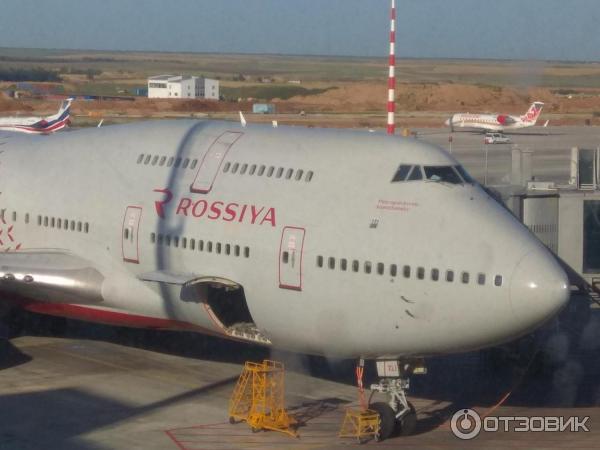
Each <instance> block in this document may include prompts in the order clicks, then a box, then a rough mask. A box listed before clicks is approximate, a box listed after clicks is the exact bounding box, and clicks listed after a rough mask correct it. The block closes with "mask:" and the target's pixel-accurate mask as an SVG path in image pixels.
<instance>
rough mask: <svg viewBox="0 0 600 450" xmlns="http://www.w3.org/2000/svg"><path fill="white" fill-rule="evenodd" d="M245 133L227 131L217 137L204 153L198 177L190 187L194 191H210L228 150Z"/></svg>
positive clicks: (202, 192) (204, 192) (203, 192)
mask: <svg viewBox="0 0 600 450" xmlns="http://www.w3.org/2000/svg"><path fill="white" fill-rule="evenodd" d="M242 134H243V133H237V132H233V131H226V132H225V133H223V134H222V135H221V136H219V137H218V138H217V140H216V141H215V142H213V143H212V145H211V146H210V147H209V149H208V150H207V151H206V153H205V154H204V157H203V158H202V162H200V167H199V168H198V172H197V173H196V178H195V179H194V182H193V183H192V186H191V187H190V190H191V191H192V192H195V193H198V194H206V193H208V192H210V190H211V189H212V187H213V183H214V182H215V179H216V178H217V173H218V172H219V169H220V167H221V163H222V162H223V159H225V156H227V152H228V151H229V149H230V148H231V146H232V145H233V144H235V142H236V141H237V140H238V139H239V138H240V137H242Z"/></svg>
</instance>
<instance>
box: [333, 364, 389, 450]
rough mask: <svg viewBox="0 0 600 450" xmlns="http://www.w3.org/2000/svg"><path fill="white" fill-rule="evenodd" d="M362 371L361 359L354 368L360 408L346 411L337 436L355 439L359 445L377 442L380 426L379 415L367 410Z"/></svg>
mask: <svg viewBox="0 0 600 450" xmlns="http://www.w3.org/2000/svg"><path fill="white" fill-rule="evenodd" d="M364 370H365V362H364V360H362V359H361V360H360V363H359V365H358V366H357V367H356V381H357V384H358V400H359V404H360V408H358V409H355V408H348V409H346V415H345V416H344V422H343V423H342V428H341V429H340V433H339V435H338V436H339V437H341V438H355V439H356V440H357V441H358V443H359V444H362V443H363V442H364V441H365V440H366V439H368V438H373V439H375V440H379V428H380V426H381V418H380V417H379V413H378V412H377V411H374V410H372V409H367V400H366V398H365V390H364V387H363V374H364Z"/></svg>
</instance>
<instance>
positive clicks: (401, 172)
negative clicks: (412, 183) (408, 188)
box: [392, 164, 412, 183]
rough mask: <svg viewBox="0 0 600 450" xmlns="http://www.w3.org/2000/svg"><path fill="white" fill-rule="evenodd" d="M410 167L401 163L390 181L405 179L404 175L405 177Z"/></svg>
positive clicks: (395, 181) (396, 181)
mask: <svg viewBox="0 0 600 450" xmlns="http://www.w3.org/2000/svg"><path fill="white" fill-rule="evenodd" d="M411 168H412V166H409V165H407V164H402V165H401V166H400V167H399V168H398V170H397V171H396V174H395V175H394V178H392V183H398V182H400V181H404V180H406V177H407V175H408V173H409V172H410V169H411Z"/></svg>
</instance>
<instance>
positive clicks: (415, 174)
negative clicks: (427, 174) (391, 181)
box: [408, 166, 423, 181]
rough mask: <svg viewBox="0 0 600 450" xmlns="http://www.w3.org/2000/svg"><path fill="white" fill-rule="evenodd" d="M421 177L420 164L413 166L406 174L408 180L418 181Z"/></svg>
mask: <svg viewBox="0 0 600 450" xmlns="http://www.w3.org/2000/svg"><path fill="white" fill-rule="evenodd" d="M422 179H423V171H422V170H421V166H415V167H413V170H412V172H411V173H410V175H409V176H408V181H418V180H422Z"/></svg>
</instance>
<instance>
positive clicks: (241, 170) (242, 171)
mask: <svg viewBox="0 0 600 450" xmlns="http://www.w3.org/2000/svg"><path fill="white" fill-rule="evenodd" d="M246 170H248V164H244V165H243V166H242V168H241V169H240V175H244V174H245V173H246Z"/></svg>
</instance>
